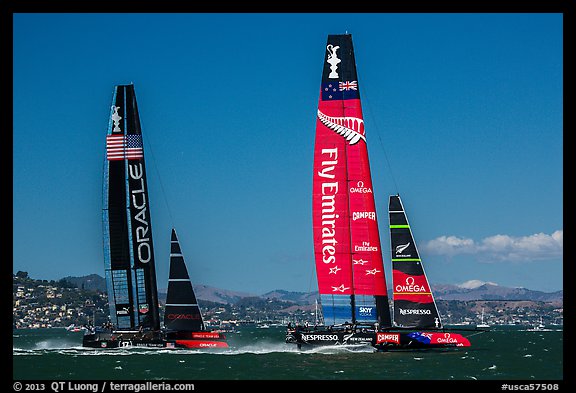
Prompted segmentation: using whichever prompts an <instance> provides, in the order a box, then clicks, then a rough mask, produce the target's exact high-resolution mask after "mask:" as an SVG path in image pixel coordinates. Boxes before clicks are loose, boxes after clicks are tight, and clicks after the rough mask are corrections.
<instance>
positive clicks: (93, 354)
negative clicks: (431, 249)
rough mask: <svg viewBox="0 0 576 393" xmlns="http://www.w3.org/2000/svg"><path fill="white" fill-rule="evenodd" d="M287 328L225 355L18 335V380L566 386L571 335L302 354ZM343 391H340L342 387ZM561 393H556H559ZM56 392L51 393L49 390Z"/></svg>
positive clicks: (36, 332)
mask: <svg viewBox="0 0 576 393" xmlns="http://www.w3.org/2000/svg"><path fill="white" fill-rule="evenodd" d="M284 332H285V329H284V328H283V327H271V328H270V329H258V328H255V327H245V328H241V329H240V332H239V333H229V334H228V338H229V344H230V345H231V348H229V349H224V350H218V351H213V350H147V349H115V350H98V349H87V348H82V346H81V342H82V333H71V332H67V331H66V330H64V329H32V330H17V331H14V333H13V378H14V380H15V381H25V380H107V381H111V380H133V381H136V380H147V381H148V380H156V381H161V380H187V381H213V380H218V381H222V380H230V381H234V380H237V381H239V380H261V381H266V380H275V381H278V380H336V381H344V380H398V381H405V380H411V381H414V380H418V381H433V380H438V381H439V380H460V381H465V380H498V381H562V380H563V378H564V375H563V331H562V330H561V327H554V328H551V329H549V330H547V331H539V332H534V331H525V330H523V329H522V328H516V327H500V328H499V327H493V328H492V331H490V332H487V333H484V334H480V335H476V336H473V337H471V338H470V340H471V343H472V347H471V348H466V349H455V350H454V349H452V350H440V351H430V350H429V351H418V352H413V351H405V352H373V351H372V350H371V349H370V348H366V349H363V350H354V351H353V350H350V349H346V348H338V349H335V348H330V349H328V348H324V349H318V350H307V351H299V350H298V349H297V348H296V347H295V346H294V345H290V344H286V343H284ZM336 386H338V385H336ZM553 390H554V389H553ZM48 391H50V390H48Z"/></svg>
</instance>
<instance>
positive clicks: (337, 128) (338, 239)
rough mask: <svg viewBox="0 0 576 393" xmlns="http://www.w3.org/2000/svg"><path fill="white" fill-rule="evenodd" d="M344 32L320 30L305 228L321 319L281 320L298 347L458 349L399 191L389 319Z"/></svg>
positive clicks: (463, 342) (393, 202) (460, 342)
mask: <svg viewBox="0 0 576 393" xmlns="http://www.w3.org/2000/svg"><path fill="white" fill-rule="evenodd" d="M359 89H360V87H359V84H358V77H357V73H356V63H355V58H354V49H353V45H352V36H351V35H349V34H346V35H329V36H328V41H327V45H326V54H325V59H324V70H323V73H322V84H321V89H320V97H319V103H318V113H317V119H316V141H315V148H314V175H313V176H314V177H313V201H312V216H313V232H314V254H315V260H316V275H317V280H318V290H319V294H320V303H321V306H322V314H323V319H324V324H323V325H321V326H314V327H313V328H312V327H307V328H304V327H296V328H293V327H292V326H290V327H289V329H288V332H287V335H286V342H288V343H295V344H297V345H298V347H304V346H317V345H323V346H325V345H345V344H360V345H372V346H373V347H375V348H376V349H378V350H387V349H403V348H437V347H442V348H443V347H468V346H470V342H469V340H468V339H467V338H465V337H463V336H462V335H461V334H458V333H454V332H451V331H447V330H444V326H443V324H442V321H441V318H440V315H439V313H438V309H437V308H436V303H435V302H434V297H433V295H432V292H431V288H430V285H429V283H428V280H427V279H426V275H425V273H424V269H423V266H422V261H421V260H420V257H419V254H418V251H417V249H416V244H415V242H414V239H413V237H412V233H411V230H410V226H409V224H408V220H407V218H406V214H405V212H404V208H403V206H402V202H401V200H400V197H399V195H393V196H391V197H390V204H389V214H390V235H391V236H390V237H391V248H392V271H393V274H392V281H393V292H392V293H393V304H394V306H393V317H392V318H391V317H390V306H389V302H388V291H387V287H386V277H385V273H384V265H383V259H382V249H381V244H380V235H379V231H378V221H377V217H376V207H375V203H374V188H373V186H372V177H371V174H370V163H369V159H368V151H367V146H366V134H365V130H364V120H363V116H362V106H361V103H360V90H359Z"/></svg>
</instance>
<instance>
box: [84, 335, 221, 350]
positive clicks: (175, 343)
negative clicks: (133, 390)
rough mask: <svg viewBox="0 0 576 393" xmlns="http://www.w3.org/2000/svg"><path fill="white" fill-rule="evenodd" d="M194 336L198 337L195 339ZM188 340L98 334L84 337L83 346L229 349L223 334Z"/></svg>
mask: <svg viewBox="0 0 576 393" xmlns="http://www.w3.org/2000/svg"><path fill="white" fill-rule="evenodd" d="M194 335H197V336H196V337H194ZM189 336H190V337H187V338H170V337H169V336H166V335H164V334H162V335H156V336H155V337H146V336H142V335H140V334H137V333H136V334H135V333H106V332H96V333H89V334H86V335H84V338H83V340H82V346H83V347H86V348H102V349H112V348H167V349H178V348H184V349H192V348H200V349H202V348H228V343H227V342H226V337H225V336H224V335H223V334H222V333H207V332H196V333H192V334H190V335H189Z"/></svg>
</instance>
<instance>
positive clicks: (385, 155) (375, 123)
mask: <svg viewBox="0 0 576 393" xmlns="http://www.w3.org/2000/svg"><path fill="white" fill-rule="evenodd" d="M367 90H368V89H367V88H366V87H365V86H362V91H363V92H367ZM363 96H364V100H363V101H364V102H366V106H367V107H368V112H369V114H370V117H371V118H372V124H373V127H374V129H375V131H376V134H377V135H378V141H379V142H380V147H381V148H382V151H383V152H384V158H385V159H386V165H387V166H388V173H389V174H390V177H391V179H392V183H394V189H395V190H396V194H399V189H398V183H396V178H395V176H394V173H393V171H392V165H391V164H390V159H389V158H388V154H387V153H386V148H385V147H384V142H382V135H381V133H380V129H379V128H378V122H377V121H376V117H375V116H374V111H373V110H372V105H371V103H370V100H369V99H368V94H367V93H364V94H363Z"/></svg>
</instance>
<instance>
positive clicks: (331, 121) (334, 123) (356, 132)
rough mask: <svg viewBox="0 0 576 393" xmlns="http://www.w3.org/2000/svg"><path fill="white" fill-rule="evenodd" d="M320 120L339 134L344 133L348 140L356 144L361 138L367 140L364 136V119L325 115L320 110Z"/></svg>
mask: <svg viewBox="0 0 576 393" xmlns="http://www.w3.org/2000/svg"><path fill="white" fill-rule="evenodd" d="M318 120H320V122H321V123H322V124H324V125H325V126H326V127H328V128H330V129H331V130H334V131H335V132H336V133H337V134H339V135H342V136H343V137H344V138H346V140H347V141H348V142H349V143H350V144H351V145H354V144H355V143H357V142H358V141H359V140H360V139H363V140H364V142H366V137H365V136H364V120H362V119H359V118H357V117H349V116H347V117H332V116H328V115H325V114H324V113H322V112H320V110H318Z"/></svg>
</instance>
